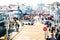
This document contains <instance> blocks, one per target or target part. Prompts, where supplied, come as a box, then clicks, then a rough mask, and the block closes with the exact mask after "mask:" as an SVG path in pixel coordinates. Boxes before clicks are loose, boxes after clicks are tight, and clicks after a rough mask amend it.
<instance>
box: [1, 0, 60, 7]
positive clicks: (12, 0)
mask: <svg viewBox="0 0 60 40" xmlns="http://www.w3.org/2000/svg"><path fill="white" fill-rule="evenodd" d="M56 1H59V2H60V0H0V5H9V4H17V3H19V4H22V3H23V4H26V5H32V6H37V4H39V3H44V4H49V3H53V2H56Z"/></svg>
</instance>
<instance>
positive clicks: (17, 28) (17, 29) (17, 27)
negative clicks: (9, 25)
mask: <svg viewBox="0 0 60 40" xmlns="http://www.w3.org/2000/svg"><path fill="white" fill-rule="evenodd" d="M16 31H17V32H18V31H19V24H18V23H17V22H16Z"/></svg>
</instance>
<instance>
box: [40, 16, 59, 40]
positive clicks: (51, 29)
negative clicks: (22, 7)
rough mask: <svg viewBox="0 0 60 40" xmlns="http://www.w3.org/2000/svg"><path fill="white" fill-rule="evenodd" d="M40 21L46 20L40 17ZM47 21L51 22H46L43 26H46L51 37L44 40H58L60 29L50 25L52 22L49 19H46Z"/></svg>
mask: <svg viewBox="0 0 60 40" xmlns="http://www.w3.org/2000/svg"><path fill="white" fill-rule="evenodd" d="M41 19H42V22H43V21H44V19H46V20H47V18H45V17H42V18H41ZM48 19H49V20H51V21H46V22H45V23H43V24H44V25H46V26H47V28H48V29H49V30H48V31H49V32H50V33H51V35H50V36H51V37H49V35H48V36H47V38H46V40H60V27H59V26H58V25H55V24H53V23H52V22H54V20H52V19H51V18H48ZM52 25H53V26H52Z"/></svg>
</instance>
